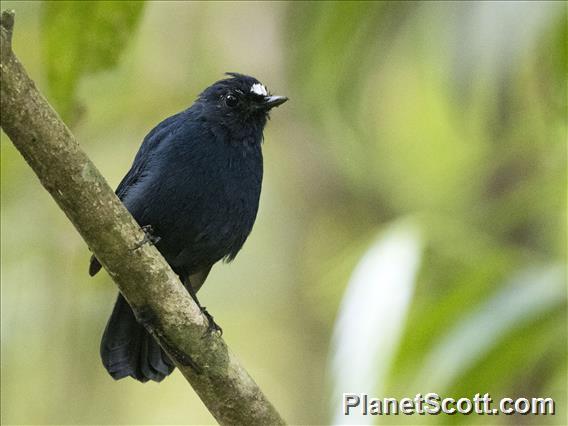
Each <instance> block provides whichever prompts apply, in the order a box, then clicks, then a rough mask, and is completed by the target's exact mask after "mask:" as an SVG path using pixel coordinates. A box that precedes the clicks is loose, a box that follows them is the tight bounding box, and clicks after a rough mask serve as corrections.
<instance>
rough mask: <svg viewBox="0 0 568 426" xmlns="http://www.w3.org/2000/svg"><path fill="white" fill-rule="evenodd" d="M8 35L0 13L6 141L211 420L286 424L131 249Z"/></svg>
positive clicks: (0, 97) (0, 101) (144, 256)
mask: <svg viewBox="0 0 568 426" xmlns="http://www.w3.org/2000/svg"><path fill="white" fill-rule="evenodd" d="M13 26H14V12H13V11H4V12H2V16H1V20H0V31H1V40H0V41H1V45H0V49H1V52H0V54H1V61H0V70H1V80H0V82H1V89H0V108H1V118H0V124H1V126H2V129H3V130H4V132H5V133H6V134H7V135H8V136H9V137H10V139H11V140H12V142H13V143H14V145H15V146H16V148H17V149H18V150H19V151H20V153H21V154H22V156H23V157H24V159H25V160H26V162H27V163H28V164H29V165H30V167H31V168H32V169H33V170H34V172H35V173H36V174H37V176H38V178H39V180H40V181H41V183H42V185H43V186H44V187H45V188H46V189H47V190H48V191H49V193H50V194H51V196H52V197H53V198H54V199H55V201H56V202H57V204H58V205H59V207H61V209H62V210H63V211H64V212H65V214H66V215H67V217H68V218H69V220H71V222H72V223H73V225H74V226H75V228H77V230H78V231H79V233H80V234H81V236H82V237H83V239H84V240H85V241H86V243H87V244H88V245H89V247H90V248H91V250H92V251H93V253H94V254H95V255H96V256H97V259H99V261H100V262H101V263H102V264H103V266H104V267H105V269H106V270H107V271H108V273H109V274H110V276H111V277H112V279H113V280H114V282H115V283H116V284H117V285H118V287H119V289H120V291H121V293H122V294H123V295H124V296H125V297H126V299H127V300H128V303H130V305H131V306H132V308H133V310H134V312H135V314H136V315H137V318H138V319H139V320H140V321H141V322H142V323H143V324H144V325H145V327H146V328H147V329H148V331H150V332H151V333H152V334H153V335H154V336H155V337H156V338H157V339H158V341H159V342H160V345H161V346H162V347H163V348H164V349H165V350H166V352H167V353H168V354H169V355H170V357H171V358H172V359H173V360H174V362H175V364H176V366H177V367H178V368H179V369H180V371H181V372H182V373H183V375H184V376H185V378H186V379H187V381H188V382H189V383H190V384H191V385H192V386H193V389H194V390H195V391H196V392H197V394H198V395H199V397H200V398H201V400H202V401H203V402H204V404H205V405H206V406H207V408H208V409H209V411H210V412H211V414H212V415H213V416H214V417H215V419H217V421H218V422H219V423H221V424H227V425H228V424H230V425H237V424H243V425H245V424H246V425H250V424H255V425H256V424H270V425H273V424H284V420H283V419H282V418H281V417H280V415H279V414H278V412H277V411H276V410H275V408H274V407H273V406H272V404H271V403H270V402H269V401H268V399H267V398H266V397H265V396H264V394H263V393H262V391H261V390H260V389H259V388H258V386H257V384H256V383H255V382H254V380H253V379H252V378H251V377H250V376H249V374H248V373H247V372H246V370H245V369H244V368H243V367H242V366H241V365H240V364H239V362H238V361H237V359H236V358H235V357H234V356H233V355H232V354H231V352H230V351H229V350H228V348H227V346H226V344H225V342H224V341H223V340H222V339H221V338H220V337H219V336H217V335H214V334H213V335H212V334H210V333H207V326H208V324H207V320H206V319H205V318H204V316H203V315H202V314H201V311H200V309H199V308H198V307H197V305H196V304H195V303H194V302H193V300H192V299H191V297H190V296H189V294H188V293H187V291H186V290H185V288H184V287H183V286H182V284H181V283H180V281H179V279H178V277H177V276H176V274H175V273H174V272H173V271H172V270H171V268H170V267H169V265H168V264H167V263H166V261H165V260H164V258H163V257H162V256H161V255H160V253H159V252H158V251H157V250H156V249H155V248H154V247H153V246H151V245H149V244H145V245H143V246H141V247H140V248H135V247H136V245H137V243H138V242H139V241H141V240H142V239H143V238H144V233H143V232H142V231H141V229H140V227H139V226H138V224H137V223H136V222H135V220H134V218H133V217H132V216H131V215H130V213H129V212H128V211H127V210H126V208H125V207H124V206H123V204H122V203H121V202H120V200H119V199H118V198H117V197H116V195H115V194H114V192H113V190H112V189H111V188H110V187H109V185H108V184H107V182H106V181H105V179H104V178H103V176H102V175H101V174H100V173H99V171H98V170H97V168H96V167H95V166H94V164H93V163H92V162H91V161H90V160H89V158H88V157H87V155H86V154H85V153H84V152H83V151H82V150H81V148H80V147H79V145H78V144H77V142H76V141H75V138H74V136H73V135H72V134H71V131H70V130H69V129H68V128H67V126H66V125H65V124H64V123H63V122H62V121H61V119H60V118H59V116H58V115H57V113H56V112H55V111H54V110H53V109H52V108H51V106H50V105H49V103H48V102H47V101H46V99H45V98H44V97H43V96H42V95H41V93H40V92H39V91H38V89H37V88H36V86H35V84H34V83H33V81H32V80H31V79H30V78H29V76H28V75H27V73H26V71H25V69H24V67H23V66H22V64H21V63H20V62H19V61H18V59H17V58H16V56H15V55H14V53H13V52H12V47H11V38H12V30H13ZM204 336H207V337H205V338H204Z"/></svg>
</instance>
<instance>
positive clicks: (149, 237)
mask: <svg viewBox="0 0 568 426" xmlns="http://www.w3.org/2000/svg"><path fill="white" fill-rule="evenodd" d="M142 231H144V238H142V240H141V241H140V242H138V243H136V245H135V246H134V248H133V250H138V249H139V248H140V247H142V246H143V245H144V244H147V243H148V244H152V245H155V244H157V243H158V241H160V240H161V238H160V237H158V236H157V235H154V229H153V228H152V225H144V226H143V227H142Z"/></svg>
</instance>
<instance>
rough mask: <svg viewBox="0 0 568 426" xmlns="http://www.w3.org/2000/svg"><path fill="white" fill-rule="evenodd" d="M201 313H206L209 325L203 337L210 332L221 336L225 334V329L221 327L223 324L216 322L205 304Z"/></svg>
mask: <svg viewBox="0 0 568 426" xmlns="http://www.w3.org/2000/svg"><path fill="white" fill-rule="evenodd" d="M201 313H202V314H203V315H205V318H207V322H208V324H209V325H208V326H207V333H205V335H204V336H203V337H206V336H207V335H209V334H218V335H219V337H220V336H222V335H223V329H222V328H221V326H219V324H217V323H216V322H215V320H213V315H211V314H210V313H209V312H207V309H206V308H205V306H202V307H201Z"/></svg>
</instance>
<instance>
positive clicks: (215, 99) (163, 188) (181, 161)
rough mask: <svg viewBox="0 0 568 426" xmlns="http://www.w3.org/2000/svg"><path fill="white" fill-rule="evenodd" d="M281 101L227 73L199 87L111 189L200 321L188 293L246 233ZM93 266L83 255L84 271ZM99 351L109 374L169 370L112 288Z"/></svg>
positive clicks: (148, 377) (151, 374) (156, 377)
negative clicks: (267, 134) (266, 139)
mask: <svg viewBox="0 0 568 426" xmlns="http://www.w3.org/2000/svg"><path fill="white" fill-rule="evenodd" d="M287 100H288V98H287V97H285V96H276V95H272V94H270V92H269V91H268V90H267V88H266V86H264V85H263V84H262V83H261V82H260V81H259V80H257V79H256V78H254V77H251V76H248V75H244V74H239V73H235V72H230V73H226V78H223V79H221V80H219V81H217V82H215V83H213V84H212V85H211V86H209V87H207V88H206V89H205V90H204V91H203V92H201V94H200V95H199V96H198V97H197V99H196V100H195V101H194V103H193V104H192V105H191V106H190V107H189V108H187V109H185V110H183V111H181V112H179V113H177V114H175V115H173V116H171V117H169V118H166V119H165V120H163V121H162V122H160V123H159V124H158V125H157V126H156V127H154V128H153V129H152V130H151V131H150V132H149V133H148V135H147V136H146V137H145V138H144V139H143V141H142V144H141V146H140V148H139V150H138V153H137V154H136V156H135V158H134V161H133V163H132V166H131V168H130V170H129V171H128V173H127V174H126V175H125V176H124V178H123V179H122V181H121V182H120V183H119V185H118V187H117V189H116V191H115V192H116V195H117V196H118V198H119V199H120V200H121V201H122V203H123V204H124V206H125V207H126V208H127V210H128V211H129V212H130V213H131V214H132V216H133V217H134V219H135V220H136V221H137V223H138V224H139V225H140V226H141V227H142V228H143V229H144V230H145V232H146V233H147V234H148V239H149V241H151V242H152V243H153V244H154V245H155V247H156V248H157V249H158V251H159V252H160V253H161V254H162V255H163V256H164V258H165V259H166V261H167V262H168V264H169V265H170V266H171V268H172V269H173V271H174V272H175V273H176V274H177V275H178V276H179V278H180V280H181V282H182V283H183V285H184V286H185V288H186V289H187V290H188V292H189V293H190V295H191V296H192V297H193V299H194V300H195V302H196V303H197V305H198V306H199V307H200V308H201V310H202V312H203V313H204V314H205V315H206V317H207V319H208V320H209V324H210V328H212V330H213V331H215V330H217V331H220V330H221V329H220V327H218V326H217V324H216V323H215V322H214V320H213V317H212V316H211V315H210V314H209V313H208V312H207V310H206V309H205V308H204V307H203V306H202V305H201V304H200V303H199V300H198V299H197V292H198V291H199V289H200V288H201V286H202V285H203V283H204V282H205V280H206V278H207V276H208V274H209V271H210V270H211V268H212V266H213V265H214V264H215V263H217V262H219V261H221V260H224V261H226V262H230V261H232V260H233V259H234V258H235V256H236V255H237V253H238V252H239V251H240V249H241V248H242V246H243V244H244V243H245V240H246V239H247V237H248V236H249V234H250V232H251V230H252V228H253V225H254V222H255V219H256V216H257V212H258V207H259V200H260V192H261V186H262V176H263V159H262V149H261V148H262V142H263V131H264V128H265V125H266V123H267V121H268V119H269V113H270V111H271V110H272V108H275V107H278V106H279V105H282V104H283V103H284V102H286V101H287ZM101 267H102V266H101V263H100V262H99V261H98V260H97V258H96V257H95V256H94V255H93V256H92V257H91V261H90V266H89V274H90V275H91V276H94V275H95V274H96V273H97V272H99V270H100V269H101ZM100 355H101V358H102V363H103V365H104V367H105V368H106V370H107V371H108V373H109V374H110V375H111V376H112V377H113V378H114V379H115V380H119V379H122V378H125V377H132V378H133V379H136V380H138V381H140V382H143V383H144V382H147V381H155V382H160V381H162V380H163V379H164V378H165V377H167V376H168V375H170V374H171V373H172V371H173V370H174V369H175V366H174V363H173V362H172V360H171V359H170V358H169V357H168V355H167V354H166V353H165V351H164V350H163V349H162V348H161V347H160V346H159V344H158V342H157V341H156V340H155V339H154V338H153V337H152V336H151V335H150V334H149V333H148V331H147V330H146V329H145V328H144V326H143V325H142V324H140V323H139V322H138V321H137V319H136V317H135V316H134V313H133V311H132V309H131V308H130V306H129V305H128V303H127V301H126V299H125V298H124V297H123V296H122V295H121V294H120V293H119V294H118V297H117V299H116V302H115V305H114V309H113V311H112V313H111V315H110V318H109V320H108V322H107V325H106V327H105V330H104V332H103V336H102V339H101V346H100Z"/></svg>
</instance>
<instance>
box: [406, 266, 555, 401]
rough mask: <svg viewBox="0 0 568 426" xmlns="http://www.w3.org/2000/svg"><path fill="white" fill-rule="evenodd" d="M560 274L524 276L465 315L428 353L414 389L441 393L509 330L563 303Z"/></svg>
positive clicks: (539, 272) (526, 273)
mask: <svg viewBox="0 0 568 426" xmlns="http://www.w3.org/2000/svg"><path fill="white" fill-rule="evenodd" d="M564 283H565V276H564V269H563V268H562V267H559V266H556V265H555V266H552V267H548V268H541V269H534V270H528V271H524V272H523V273H521V274H519V275H518V276H517V277H515V278H513V279H512V281H511V283H510V284H508V285H506V286H504V287H503V288H502V289H501V290H500V291H498V292H497V294H495V295H494V296H493V297H491V298H490V299H489V300H487V302H485V303H484V304H483V305H482V306H480V307H478V308H477V309H476V310H474V311H472V312H470V313H469V314H468V315H464V316H463V317H462V319H461V320H460V321H459V322H458V323H457V324H455V325H454V326H453V327H452V328H451V329H450V330H449V331H448V332H447V333H446V334H445V335H444V336H442V337H441V339H440V341H439V342H438V344H437V345H436V346H435V347H434V349H432V350H431V351H430V353H429V354H428V355H427V357H426V359H425V361H424V367H423V369H422V371H421V372H420V373H419V374H418V376H417V378H416V381H417V383H419V385H417V386H415V387H414V388H418V387H424V388H425V389H426V388H427V389H436V392H444V391H445V390H447V389H448V388H449V386H451V385H452V384H453V383H454V382H456V381H457V379H459V377H460V374H462V373H463V372H464V371H466V370H467V369H468V368H470V367H471V366H472V365H473V364H474V363H475V362H477V360H479V359H480V358H482V357H484V356H485V355H486V354H487V353H488V351H489V350H490V349H491V348H492V347H494V346H496V345H497V344H498V342H499V341H500V340H501V339H503V338H504V337H505V336H507V335H508V334H510V332H511V330H514V329H515V328H517V327H519V325H520V324H523V323H524V322H528V321H531V320H534V319H535V318H538V317H539V316H541V315H543V314H545V313H546V312H547V311H550V310H552V309H554V308H556V307H558V306H559V305H562V304H565V303H566V292H565V288H564Z"/></svg>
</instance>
